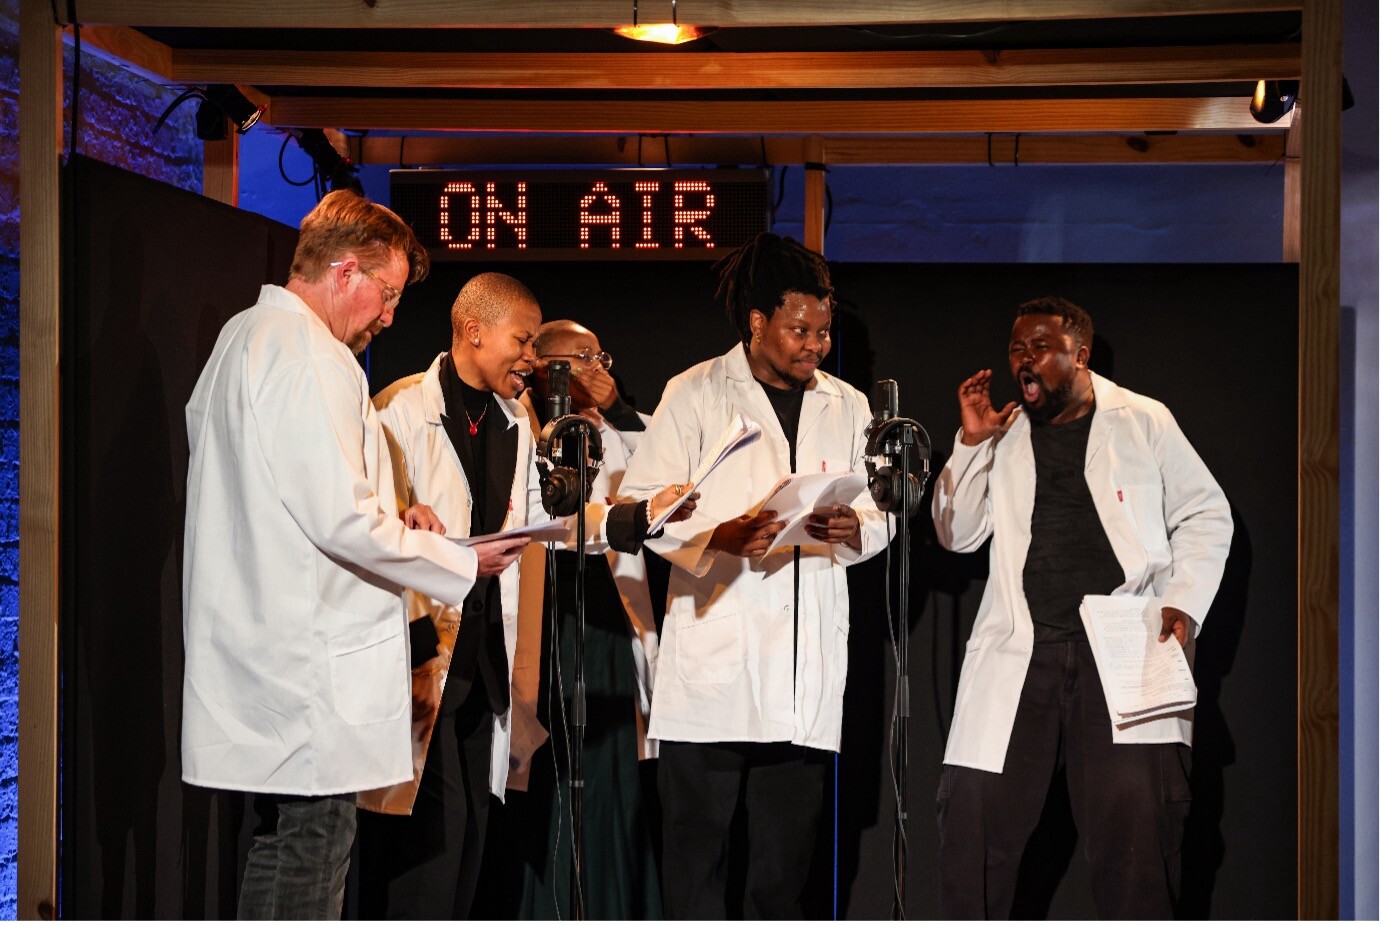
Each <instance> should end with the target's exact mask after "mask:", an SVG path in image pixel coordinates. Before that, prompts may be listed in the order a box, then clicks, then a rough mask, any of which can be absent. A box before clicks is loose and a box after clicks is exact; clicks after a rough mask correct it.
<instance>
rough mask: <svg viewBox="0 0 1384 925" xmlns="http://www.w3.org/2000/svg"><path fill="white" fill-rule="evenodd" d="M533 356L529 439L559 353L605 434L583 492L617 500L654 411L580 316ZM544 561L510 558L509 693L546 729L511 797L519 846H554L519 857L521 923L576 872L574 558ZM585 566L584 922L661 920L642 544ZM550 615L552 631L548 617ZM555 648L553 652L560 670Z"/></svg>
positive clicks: (513, 777)
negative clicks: (515, 619)
mask: <svg viewBox="0 0 1384 925" xmlns="http://www.w3.org/2000/svg"><path fill="white" fill-rule="evenodd" d="M534 352H535V353H536V354H537V356H538V362H537V363H536V364H535V367H534V376H533V384H532V386H531V387H530V388H529V390H528V391H527V392H525V393H524V395H523V396H522V397H521V399H520V401H521V402H522V403H523V405H524V406H525V410H527V411H528V414H529V423H530V425H531V426H532V428H533V432H534V434H535V435H537V434H539V433H540V432H541V431H542V428H543V427H544V425H545V424H547V423H548V407H547V400H546V399H547V398H548V391H549V384H548V367H549V364H551V363H553V362H555V361H566V362H567V363H570V364H571V370H572V372H571V378H570V382H571V387H570V393H571V396H572V412H573V413H574V414H580V415H582V416H584V417H586V418H587V419H588V420H590V421H591V422H592V423H594V424H595V425H596V427H597V429H598V431H599V432H600V436H601V445H602V452H603V454H604V460H603V462H602V465H601V468H600V469H599V470H597V472H596V473H595V476H594V478H593V480H592V493H591V498H592V500H593V501H604V502H606V503H608V504H613V503H614V501H615V498H616V497H617V496H618V495H620V493H621V492H620V483H621V480H622V479H623V477H624V473H625V468H626V467H627V466H628V465H629V458H630V456H631V455H633V453H634V450H635V448H636V447H637V446H638V444H639V438H640V437H641V436H642V435H643V432H644V429H645V427H646V426H647V423H648V421H649V420H650V419H649V417H648V416H647V415H641V414H639V413H638V412H636V411H635V410H634V409H633V408H631V407H630V406H629V405H628V404H626V403H625V401H624V400H623V399H622V398H621V397H620V392H619V389H618V388H617V387H616V384H615V380H614V378H613V377H612V376H611V374H610V369H611V366H612V365H613V363H614V361H613V360H612V358H611V356H610V354H608V353H605V352H603V351H602V350H601V343H600V341H599V340H598V339H597V337H596V334H595V333H594V332H593V331H591V330H589V329H587V328H586V327H583V326H582V325H580V324H578V323H577V322H575V321H568V320H563V321H549V322H547V323H546V324H544V325H543V326H542V327H541V328H539V329H538V336H537V338H535V340H534ZM642 524H647V520H642ZM552 565H553V568H552V569H551V571H550V570H549V569H548V560H547V559H546V557H545V556H544V554H543V550H542V549H540V548H539V547H537V546H535V547H534V548H533V550H532V551H531V552H530V554H529V555H526V556H524V557H523V558H522V559H521V560H520V563H519V568H520V571H521V574H523V576H524V580H525V582H526V585H525V589H524V590H522V591H521V593H520V601H519V639H518V644H517V647H516V650H515V669H514V683H513V686H512V693H513V698H514V701H515V704H516V710H518V709H520V708H521V705H522V708H523V709H525V710H526V711H527V713H529V714H531V715H532V716H534V718H535V719H536V720H537V721H538V722H539V723H541V724H542V726H543V727H544V728H545V729H546V730H547V731H548V732H549V733H550V735H551V738H550V739H549V741H548V742H547V743H546V744H545V745H543V746H542V747H541V748H539V749H538V750H537V751H535V752H532V753H518V752H511V755H510V768H511V770H510V775H509V787H510V789H511V790H527V791H528V792H527V793H526V794H523V795H518V796H514V797H512V798H511V801H510V803H511V808H510V809H509V810H508V812H509V814H510V818H511V820H512V823H513V824H512V826H511V828H512V831H513V832H514V841H515V843H516V844H517V845H521V846H522V845H537V844H542V845H548V846H551V847H550V848H549V850H546V851H521V852H519V853H520V854H521V855H522V860H521V872H522V877H521V879H522V889H521V892H520V905H519V908H518V910H517V914H518V916H519V917H520V918H524V919H555V918H560V917H562V916H563V915H565V914H566V913H567V912H568V896H569V890H570V887H569V881H570V878H571V863H570V858H571V849H572V838H571V835H572V833H571V828H570V826H569V825H568V823H567V815H566V812H567V808H568V807H567V800H568V793H569V780H570V769H569V768H568V766H567V760H568V759H567V758H565V757H564V756H569V755H570V748H569V747H568V744H567V732H568V728H567V726H568V725H569V724H570V719H571V717H572V715H573V714H572V711H573V703H572V685H573V679H574V677H575V674H576V653H575V644H574V639H575V631H576V619H577V614H576V600H575V592H574V588H575V582H576V578H577V553H576V552H568V551H563V550H559V551H558V552H557V553H556V555H555V556H554V557H553V560H552ZM585 574H586V635H585V645H584V650H585V658H584V662H585V668H586V676H585V681H586V701H587V723H588V725H587V728H586V736H585V739H584V742H585V752H584V771H585V780H586V787H585V789H584V791H583V793H584V797H583V803H582V815H583V825H584V826H585V831H586V833H587V836H586V848H587V851H586V857H585V862H584V873H583V883H582V887H583V894H584V898H585V903H586V906H585V913H586V916H587V917H588V918H592V919H627V920H639V919H650V918H659V917H660V911H661V907H662V906H661V904H662V901H661V898H660V895H661V894H660V891H659V887H658V869H657V865H656V862H655V853H654V848H655V843H654V837H655V832H656V831H657V820H656V817H655V814H656V812H657V798H656V793H655V781H654V779H653V773H654V765H653V762H651V761H647V760H645V759H651V758H654V757H655V756H656V754H657V752H656V748H655V746H654V743H652V742H649V741H648V740H647V738H646V736H645V730H646V729H647V728H648V718H649V704H650V700H651V698H652V697H653V672H654V665H655V663H656V662H657V660H658V627H657V625H656V621H655V616H654V608H653V602H652V598H651V596H650V594H649V581H648V571H647V563H646V562H645V559H644V556H643V553H642V551H638V550H637V551H636V552H635V554H633V555H626V554H621V553H617V552H607V553H593V554H591V555H590V557H589V558H588V559H587V566H586V570H585ZM529 582H532V583H531V584H530V583H529ZM525 591H527V592H528V593H527V594H526V593H525ZM552 609H555V611H556V619H557V626H556V627H554V626H552V625H551V623H552V621H551V620H550V619H549V617H548V614H549V611H550V610H552ZM554 651H556V657H557V659H559V660H560V665H559V667H560V672H557V673H556V676H554V674H555V673H554V670H553V663H552V653H553V652H554ZM558 698H561V699H562V701H563V703H562V706H561V707H559V705H558ZM564 717H565V718H566V719H567V721H568V722H564ZM553 848H555V849H556V851H554V850H553ZM554 856H556V860H554Z"/></svg>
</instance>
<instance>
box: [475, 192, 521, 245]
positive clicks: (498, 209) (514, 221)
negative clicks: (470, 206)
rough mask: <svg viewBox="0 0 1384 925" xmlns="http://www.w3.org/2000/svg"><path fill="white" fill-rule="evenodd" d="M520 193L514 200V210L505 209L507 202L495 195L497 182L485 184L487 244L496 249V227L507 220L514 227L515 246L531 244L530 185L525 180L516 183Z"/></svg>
mask: <svg viewBox="0 0 1384 925" xmlns="http://www.w3.org/2000/svg"><path fill="white" fill-rule="evenodd" d="M515 185H516V187H517V189H516V192H517V193H518V195H517V196H516V197H515V200H514V211H512V212H506V211H504V206H505V204H504V203H503V202H501V201H500V197H498V196H496V195H495V184H494V183H486V184H485V246H486V249H487V250H495V247H496V245H495V227H496V226H497V225H498V224H499V223H500V222H506V223H508V224H509V225H510V226H512V227H513V228H514V236H515V239H516V242H517V243H516V244H515V245H514V246H515V247H517V248H519V249H521V250H522V249H523V248H526V247H528V246H529V185H528V184H527V183H525V182H523V181H520V182H519V183H517V184H515Z"/></svg>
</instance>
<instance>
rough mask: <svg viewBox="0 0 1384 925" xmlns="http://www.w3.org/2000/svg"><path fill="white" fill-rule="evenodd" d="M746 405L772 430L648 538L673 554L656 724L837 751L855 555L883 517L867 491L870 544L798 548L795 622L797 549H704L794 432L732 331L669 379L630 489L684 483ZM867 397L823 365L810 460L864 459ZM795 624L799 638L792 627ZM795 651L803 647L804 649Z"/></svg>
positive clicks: (665, 732) (812, 397) (770, 481)
mask: <svg viewBox="0 0 1384 925" xmlns="http://www.w3.org/2000/svg"><path fill="white" fill-rule="evenodd" d="M737 413H739V414H743V415H745V417H747V418H749V419H750V420H753V421H755V422H756V423H758V424H759V426H760V427H761V428H763V436H762V437H761V438H760V439H759V440H758V441H756V442H755V443H752V444H750V445H749V446H748V447H747V448H745V449H743V450H740V451H739V452H737V453H736V454H735V455H733V456H731V457H730V458H728V459H727V460H726V461H725V462H724V463H722V465H721V466H720V467H719V468H718V469H717V470H716V471H715V472H714V473H712V475H711V476H710V477H709V478H708V479H707V480H706V481H705V482H704V483H703V484H702V486H701V493H702V497H701V500H700V501H699V502H698V504H697V511H696V513H694V514H693V515H692V517H691V518H690V519H689V520H687V521H684V522H682V523H677V524H671V525H669V526H668V527H667V528H666V532H665V534H664V535H663V536H662V537H660V538H658V539H654V540H650V541H649V542H648V546H649V547H650V548H651V549H653V550H655V551H656V552H658V553H659V554H660V555H663V556H664V557H665V558H666V559H668V560H669V561H670V562H672V563H673V565H674V566H676V567H675V568H674V569H673V571H672V575H671V578H670V580H669V587H668V611H667V617H666V618H665V619H664V622H663V637H662V644H661V649H660V655H659V670H658V672H657V673H656V674H655V676H654V702H653V713H652V716H651V718H650V727H649V736H650V738H653V739H657V740H668V741H675V742H718V741H731V742H793V743H795V744H798V745H808V746H812V747H813V748H821V749H830V750H833V751H835V750H837V749H839V748H840V746H841V705H842V697H843V695H844V693H845V688H846V662H847V659H846V637H847V634H848V633H849V631H850V605H849V601H848V599H847V595H846V570H845V567H846V566H847V565H849V564H852V563H855V562H859V561H863V560H864V559H867V558H869V557H870V556H872V555H875V554H876V553H878V552H879V551H880V550H882V549H883V548H884V546H885V543H886V541H887V540H886V536H887V533H886V530H887V523H886V519H885V515H884V514H882V513H880V511H879V509H878V508H876V507H875V505H874V502H873V501H872V500H871V499H870V496H869V494H868V492H862V493H861V494H860V496H859V497H858V498H856V500H855V501H854V503H853V507H854V508H855V510H856V512H857V513H858V514H859V516H860V522H861V551H860V552H856V551H855V550H853V549H850V548H849V547H846V546H843V545H837V546H827V545H814V546H804V547H801V550H802V553H801V565H800V574H801V585H800V587H801V593H800V594H799V595H798V626H797V628H796V633H795V629H794V625H793V623H794V621H793V550H792V549H791V548H789V549H784V550H779V551H776V552H775V553H774V554H773V555H771V556H769V557H767V558H766V559H764V561H763V562H762V563H756V562H754V561H751V560H749V559H746V558H743V557H740V556H732V555H727V554H725V553H718V552H715V551H711V550H708V549H707V543H708V541H709V540H710V539H711V534H712V532H713V531H714V530H715V528H716V526H717V525H718V524H720V523H721V522H723V521H726V520H730V519H732V518H735V517H739V516H740V515H741V514H744V513H745V512H746V511H747V510H748V509H749V508H751V507H752V506H754V505H755V504H757V503H758V502H760V501H761V500H763V499H764V497H765V496H766V495H767V494H768V493H769V491H770V490H771V489H772V488H773V487H774V485H775V483H776V482H777V481H778V480H779V479H780V478H782V477H783V476H785V475H787V474H788V473H789V466H788V441H787V439H786V438H785V437H784V435H783V429H782V428H781V427H780V426H779V421H778V416H777V415H775V414H774V410H773V407H772V406H771V405H770V404H769V399H768V398H767V397H766V396H765V394H764V389H763V388H762V387H761V386H760V385H759V383H757V382H756V381H755V379H754V377H753V376H752V375H751V373H750V367H749V362H748V359H747V357H746V355H745V348H744V347H743V346H742V345H740V344H736V345H735V346H734V347H733V348H731V350H730V351H729V352H728V353H726V354H725V355H724V356H721V357H717V358H716V359H713V360H708V361H707V362H705V363H701V364H699V365H697V366H694V367H692V368H691V369H689V370H687V371H686V372H684V373H681V374H680V375H678V376H677V377H676V378H675V379H673V380H672V381H671V382H669V383H668V387H667V389H666V390H665V391H664V393H663V400H662V401H661V402H660V403H659V406H658V409H657V410H656V411H655V412H654V417H653V423H652V425H651V426H650V427H649V429H648V431H646V432H645V434H644V437H643V439H642V440H641V441H640V444H639V449H638V450H636V451H635V454H634V458H633V459H632V460H631V461H630V466H629V470H628V471H627V472H626V473H625V479H624V482H623V484H622V490H623V491H624V492H625V493H626V494H627V495H629V496H631V497H638V498H642V497H648V496H649V495H651V494H653V493H654V492H656V491H657V490H658V489H660V488H662V487H663V486H665V485H669V484H673V483H677V482H686V481H687V480H688V479H689V477H690V476H691V474H692V472H693V470H694V469H696V467H697V465H698V464H699V463H700V461H701V458H702V455H703V454H704V453H705V452H706V451H707V450H709V449H710V448H711V447H712V445H713V444H714V443H715V442H716V440H717V439H718V438H719V437H720V436H721V434H722V433H723V432H724V431H725V429H726V427H727V426H728V425H729V424H730V422H731V420H732V419H733V418H734V416H735V415H736V414H737ZM869 423H870V410H869V405H868V403H867V402H866V400H865V396H864V395H862V394H861V393H860V392H859V391H858V390H856V389H854V388H852V387H851V386H849V385H847V384H846V383H844V382H842V381H841V380H839V379H837V378H835V377H833V376H829V375H827V374H826V373H823V372H821V371H820V370H818V372H817V374H816V377H815V379H814V381H813V382H812V383H811V384H810V387H809V388H808V389H807V390H806V392H805V394H804V395H803V404H802V413H801V417H800V418H799V422H798V441H797V462H798V471H800V472H817V471H840V470H845V469H853V470H856V471H859V472H861V473H863V472H864V454H865V430H866V427H867V426H868V425H869ZM795 636H796V639H795ZM795 656H796V660H795Z"/></svg>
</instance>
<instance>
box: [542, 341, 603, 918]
mask: <svg viewBox="0 0 1384 925" xmlns="http://www.w3.org/2000/svg"><path fill="white" fill-rule="evenodd" d="M566 375H567V364H566V363H565V362H562V361H557V362H554V363H553V364H552V365H551V367H550V369H549V387H550V388H552V389H554V391H555V392H557V394H550V395H549V397H548V403H549V411H550V413H551V414H552V418H551V420H549V421H548V423H547V425H546V426H545V427H544V428H543V433H542V436H541V437H540V438H539V447H538V452H539V455H540V456H547V457H548V458H549V460H550V461H551V462H555V463H561V462H562V461H563V460H562V443H563V440H564V439H565V438H568V437H571V438H573V439H575V440H576V450H577V459H576V466H575V469H576V478H577V485H576V487H577V509H576V521H577V523H576V526H577V548H576V552H577V581H576V594H575V604H576V618H577V626H576V632H575V633H574V634H573V649H574V650H575V652H574V654H575V656H576V666H575V671H574V675H573V679H572V739H571V741H570V742H569V745H570V748H571V765H570V767H569V768H568V778H569V779H568V782H567V783H568V794H569V797H568V798H569V800H570V803H569V804H568V805H569V806H570V807H571V810H572V876H571V883H570V884H569V894H570V902H571V913H570V914H571V917H572V919H573V920H574V921H577V920H581V919H584V918H586V914H585V913H586V910H585V902H584V897H585V893H584V892H583V890H582V871H583V870H584V869H585V864H584V861H585V858H586V849H585V846H584V845H583V843H582V831H583V825H582V794H583V791H584V790H585V787H586V773H585V770H584V756H583V747H584V745H585V741H586V500H587V497H588V495H589V494H590V492H591V473H590V468H589V467H590V460H591V459H592V458H595V459H597V460H599V459H600V457H601V449H600V447H601V435H600V433H599V432H598V431H597V430H596V427H595V425H593V424H592V423H591V422H590V421H588V420H587V419H586V418H584V417H582V416H581V415H579V414H572V413H571V398H570V397H569V395H568V394H567V379H566ZM593 439H594V440H595V447H596V449H595V455H594V456H593V455H592V452H591V449H592V446H591V441H592V440H593ZM598 465H599V463H598ZM570 472H571V470H570V469H569V470H568V474H569V475H570ZM557 474H558V473H557V471H556V470H555V471H554V473H553V475H554V476H557ZM545 477H546V475H545ZM550 501H551V504H550ZM560 503H561V499H559V498H556V497H553V498H550V497H549V495H548V493H547V491H546V490H545V492H544V498H543V507H544V509H545V510H547V511H548V513H549V514H552V515H553V516H559V511H558V508H559V506H560ZM553 593H554V595H556V594H557V573H556V571H555V572H554V574H553ZM556 629H557V628H556V627H554V632H556ZM559 696H561V692H559Z"/></svg>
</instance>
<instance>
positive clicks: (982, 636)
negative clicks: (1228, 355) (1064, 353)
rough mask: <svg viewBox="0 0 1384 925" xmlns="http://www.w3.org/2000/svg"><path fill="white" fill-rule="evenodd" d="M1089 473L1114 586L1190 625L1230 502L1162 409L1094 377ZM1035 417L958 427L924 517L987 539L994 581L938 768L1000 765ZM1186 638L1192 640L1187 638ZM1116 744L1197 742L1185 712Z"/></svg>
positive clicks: (964, 540) (1029, 639) (1211, 583)
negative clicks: (986, 433)
mask: <svg viewBox="0 0 1384 925" xmlns="http://www.w3.org/2000/svg"><path fill="white" fill-rule="evenodd" d="M1091 381H1092V384H1093V386H1094V388H1095V393H1096V408H1095V411H1094V412H1093V413H1094V414H1095V418H1094V419H1093V420H1092V422H1091V434H1090V437H1089V441H1088V443H1087V447H1086V483H1087V485H1089V486H1090V489H1091V498H1092V500H1093V501H1094V502H1095V506H1096V512H1097V514H1099V516H1100V521H1101V524H1102V526H1104V528H1105V533H1106V535H1107V536H1108V537H1109V539H1110V545H1111V547H1112V548H1113V549H1114V552H1115V557H1116V558H1117V559H1118V560H1119V563H1120V566H1121V568H1123V570H1124V574H1125V582H1124V584H1122V585H1121V586H1120V587H1119V588H1118V589H1116V590H1115V592H1114V593H1118V594H1135V595H1140V596H1143V597H1162V598H1163V602H1164V604H1165V606H1169V607H1176V608H1177V609H1178V610H1181V611H1183V612H1184V613H1186V614H1188V615H1189V616H1190V617H1191V618H1192V620H1193V623H1194V627H1193V629H1194V632H1200V631H1201V623H1202V621H1203V620H1204V619H1205V618H1206V612H1207V610H1208V609H1209V608H1210V606H1211V601H1212V599H1213V598H1214V597H1215V596H1216V589H1217V588H1218V587H1219V586H1220V581H1221V574H1222V571H1223V570H1224V568H1225V558H1226V554H1227V553H1228V552H1229V550H1230V536H1231V532H1232V529H1233V528H1232V525H1231V518H1230V505H1229V504H1228V503H1227V502H1226V499H1225V493H1224V492H1222V491H1221V488H1220V486H1219V485H1217V484H1216V480H1215V479H1214V478H1212V476H1211V472H1210V471H1209V470H1208V469H1207V468H1206V464H1205V463H1203V462H1202V461H1201V457H1199V456H1198V455H1197V453H1196V450H1194V449H1192V445H1191V444H1190V443H1189V442H1188V441H1187V438H1186V437H1185V436H1184V435H1183V433H1182V431H1181V430H1180V429H1179V428H1178V426H1177V422H1176V421H1174V420H1173V416H1172V413H1171V412H1170V411H1168V409H1167V407H1166V406H1164V405H1162V404H1161V403H1159V402H1157V401H1154V400H1153V399H1151V398H1146V397H1145V396H1143V395H1139V394H1137V393H1135V392H1131V391H1129V390H1128V389H1123V388H1120V387H1119V386H1117V385H1116V384H1115V383H1113V382H1111V381H1109V380H1108V379H1104V378H1102V377H1100V376H1098V375H1095V374H1094V373H1093V374H1092V375H1091ZM1029 435H1030V424H1029V420H1028V417H1027V415H1026V414H1025V413H1023V412H1021V411H1020V412H1016V413H1015V416H1014V418H1013V419H1012V425H1011V426H1010V427H1009V428H1008V430H1007V431H1005V432H1003V433H1001V434H999V435H997V436H995V437H993V438H992V439H990V440H988V441H985V442H984V443H981V444H979V445H978V446H973V447H972V446H966V445H965V444H963V443H962V442H961V434H960V433H959V432H958V434H957V437H956V445H955V447H954V449H953V450H952V456H951V459H950V460H948V462H947V465H946V466H945V467H944V468H943V469H942V472H941V474H940V475H939V476H938V478H937V485H936V488H935V491H934V494H933V504H932V516H933V521H934V522H935V523H936V525H937V536H938V539H939V540H940V541H941V543H942V545H943V546H945V547H946V548H947V549H950V550H952V551H954V552H973V551H974V550H976V549H979V548H980V546H981V545H982V544H983V543H984V542H985V540H986V539H988V538H989V537H991V536H992V535H993V536H994V542H993V543H991V545H990V577H989V580H988V581H987V582H986V585H985V593H984V595H983V596H982V598H981V602H980V612H979V614H978V615H977V616H976V622H975V628H974V629H973V630H972V631H971V638H970V641H969V642H967V644H966V658H965V661H964V662H963V663H962V666H961V678H960V680H959V682H958V686H957V692H956V710H955V713H954V715H953V717H952V726H951V734H950V735H949V736H948V738H947V749H946V754H945V755H944V757H943V762H944V763H945V764H952V765H959V766H962V767H968V768H977V769H979V770H982V771H991V772H994V773H1000V772H1002V771H1003V770H1004V760H1005V753H1006V752H1007V751H1008V749H1009V737H1010V733H1011V732H1012V731H1013V728H1014V716H1015V714H1016V713H1017V711H1018V708H1019V692H1020V691H1021V689H1022V688H1023V684H1024V677H1025V676H1026V675H1027V673H1028V663H1029V657H1030V656H1031V655H1032V653H1033V618H1032V617H1031V616H1030V615H1029V611H1028V602H1027V600H1026V599H1025V597H1024V576H1023V570H1024V562H1025V561H1026V559H1027V557H1028V545H1029V540H1030V538H1031V527H1032V522H1033V499H1034V491H1035V484H1036V476H1035V470H1034V462H1033V444H1032V441H1031V440H1030V436H1029ZM1189 644H1190V641H1189ZM1112 732H1113V736H1114V741H1116V742H1121V743H1134V742H1145V743H1151V742H1181V743H1182V744H1184V745H1190V744H1191V743H1192V711H1191V710H1188V711H1186V712H1184V713H1180V714H1177V715H1175V716H1169V717H1159V718H1155V719H1151V720H1146V721H1143V722H1136V723H1131V724H1125V725H1122V726H1119V727H1115V726H1112Z"/></svg>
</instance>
